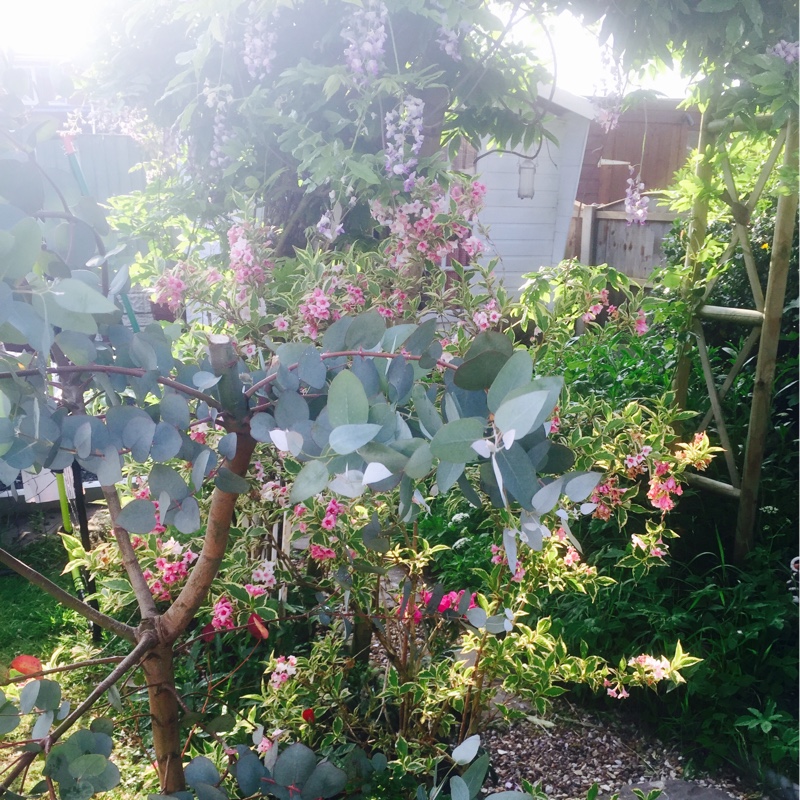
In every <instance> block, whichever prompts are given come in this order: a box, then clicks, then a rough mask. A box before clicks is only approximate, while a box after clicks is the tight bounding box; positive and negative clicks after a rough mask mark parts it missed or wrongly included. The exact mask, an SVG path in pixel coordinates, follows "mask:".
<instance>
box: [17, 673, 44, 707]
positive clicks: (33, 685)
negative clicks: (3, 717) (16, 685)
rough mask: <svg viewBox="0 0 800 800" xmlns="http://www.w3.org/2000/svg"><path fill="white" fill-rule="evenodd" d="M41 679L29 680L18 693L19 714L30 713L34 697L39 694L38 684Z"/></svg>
mask: <svg viewBox="0 0 800 800" xmlns="http://www.w3.org/2000/svg"><path fill="white" fill-rule="evenodd" d="M40 683H41V681H29V682H28V683H26V684H25V685H24V686H23V687H22V689H21V690H20V693H19V710H20V713H21V714H30V713H31V711H33V708H34V706H35V705H36V698H37V696H38V695H39V685H40Z"/></svg>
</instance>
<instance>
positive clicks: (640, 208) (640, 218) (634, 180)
mask: <svg viewBox="0 0 800 800" xmlns="http://www.w3.org/2000/svg"><path fill="white" fill-rule="evenodd" d="M628 172H629V173H630V177H629V178H628V180H627V184H628V188H627V189H626V190H625V216H626V218H627V220H628V225H633V223H634V222H637V223H638V224H639V225H644V224H645V222H647V209H648V206H649V200H648V198H647V197H646V196H644V195H643V194H642V192H643V191H644V183H642V173H641V172H638V173H636V177H634V168H633V167H628Z"/></svg>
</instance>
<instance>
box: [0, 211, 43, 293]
mask: <svg viewBox="0 0 800 800" xmlns="http://www.w3.org/2000/svg"><path fill="white" fill-rule="evenodd" d="M11 235H12V236H13V237H14V246H13V247H12V248H11V250H10V251H9V252H8V253H6V254H5V255H4V256H2V258H0V278H11V279H13V280H19V279H20V278H24V277H25V276H26V275H27V274H28V273H29V272H30V271H31V270H32V269H33V265H34V264H35V263H36V259H37V258H38V257H39V254H40V253H41V252H42V231H41V229H40V228H39V225H38V224H37V222H36V220H35V219H31V218H30V217H26V218H25V219H22V220H20V221H19V222H18V223H17V224H16V225H15V226H14V227H13V228H12V229H11Z"/></svg>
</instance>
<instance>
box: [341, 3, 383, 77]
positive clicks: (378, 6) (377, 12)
mask: <svg viewBox="0 0 800 800" xmlns="http://www.w3.org/2000/svg"><path fill="white" fill-rule="evenodd" d="M388 16H389V12H388V11H387V10H386V6H385V5H384V4H383V3H382V2H380V0H377V2H376V0H368V2H367V3H366V5H365V6H364V7H363V8H358V9H355V10H354V11H353V14H352V16H351V18H350V25H349V26H348V27H347V28H345V29H344V30H342V38H343V39H345V40H346V41H348V42H349V44H348V46H347V47H346V48H345V51H344V57H345V61H346V62H347V67H348V69H349V70H350V72H351V73H352V74H353V76H354V77H355V79H356V82H357V83H360V84H363V83H366V82H367V81H368V79H369V78H375V77H377V75H378V74H379V73H380V71H381V70H382V69H383V55H384V52H385V45H386V22H387V19H388Z"/></svg>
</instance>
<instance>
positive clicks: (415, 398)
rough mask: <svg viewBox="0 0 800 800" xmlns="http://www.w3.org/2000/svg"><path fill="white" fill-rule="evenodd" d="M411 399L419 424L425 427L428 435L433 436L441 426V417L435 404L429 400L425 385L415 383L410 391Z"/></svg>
mask: <svg viewBox="0 0 800 800" xmlns="http://www.w3.org/2000/svg"><path fill="white" fill-rule="evenodd" d="M411 400H412V402H413V403H414V410H415V411H416V412H417V418H418V419H419V422H420V424H421V425H422V426H423V428H425V432H426V434H427V435H428V436H433V435H434V434H435V433H436V432H437V431H438V430H439V428H441V427H442V418H441V417H440V416H439V412H438V411H437V410H436V406H435V405H434V404H433V403H432V402H431V401H430V398H429V397H428V395H427V393H426V392H425V387H424V386H423V385H422V384H419V383H418V384H417V385H416V386H414V388H413V389H412V391H411Z"/></svg>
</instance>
